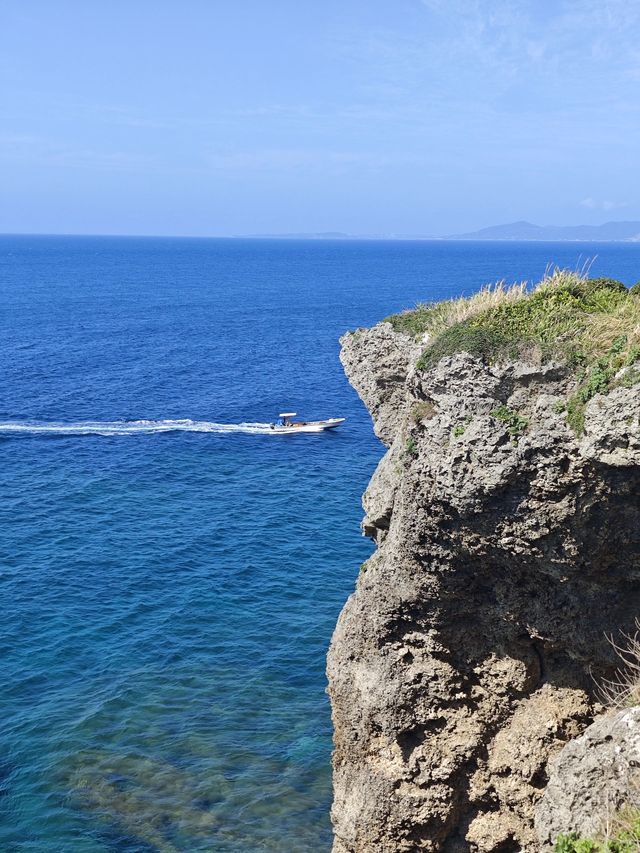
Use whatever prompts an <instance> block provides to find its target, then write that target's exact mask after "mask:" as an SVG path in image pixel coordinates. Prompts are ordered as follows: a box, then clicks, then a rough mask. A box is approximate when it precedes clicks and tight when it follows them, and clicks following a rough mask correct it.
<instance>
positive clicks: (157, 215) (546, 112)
mask: <svg viewBox="0 0 640 853" xmlns="http://www.w3.org/2000/svg"><path fill="white" fill-rule="evenodd" d="M639 93H640V4H635V3H629V2H628V0H624V2H623V0H571V2H563V0H317V2H313V0H269V2H267V0H181V2H177V0H92V2H87V0H56V2H55V3H53V2H51V0H0V170H1V187H2V203H1V205H0V232H44V233H93V234H97V233H104V234H176V235H183V234H184V235H189V234H191V235H229V234H247V233H264V232H268V233H275V232H292V231H295V232H297V231H329V230H331V231H333V230H336V231H346V232H350V233H362V234H371V233H385V234H387V233H398V234H434V235H439V234H447V233H456V232H459V231H464V230H470V229H475V228H479V227H482V226H485V225H489V224H494V223H500V222H508V221H512V220H515V219H529V220H532V221H534V222H537V223H540V224H576V223H600V222H604V221H607V220H610V219H640V194H639V191H640V178H639V173H638V168H637V165H636V163H637V159H638V152H639V151H640V144H639V143H640V94H639Z"/></svg>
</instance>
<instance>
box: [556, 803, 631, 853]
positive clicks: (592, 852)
mask: <svg viewBox="0 0 640 853" xmlns="http://www.w3.org/2000/svg"><path fill="white" fill-rule="evenodd" d="M638 850H640V810H638V809H635V808H628V809H624V810H623V811H621V812H619V813H618V814H616V815H615V816H614V818H613V820H612V822H611V826H610V827H609V829H608V831H607V833H606V834H604V835H603V836H602V837H601V838H581V837H580V836H579V835H578V834H577V833H575V832H571V833H569V834H568V835H559V836H558V838H557V840H556V843H555V846H554V853H637V851H638Z"/></svg>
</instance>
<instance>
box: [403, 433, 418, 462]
mask: <svg viewBox="0 0 640 853" xmlns="http://www.w3.org/2000/svg"><path fill="white" fill-rule="evenodd" d="M404 455H405V456H410V457H411V458H412V459H415V458H416V457H417V455H418V445H417V444H416V443H415V440H414V439H413V438H409V439H408V440H407V443H406V444H405V446H404Z"/></svg>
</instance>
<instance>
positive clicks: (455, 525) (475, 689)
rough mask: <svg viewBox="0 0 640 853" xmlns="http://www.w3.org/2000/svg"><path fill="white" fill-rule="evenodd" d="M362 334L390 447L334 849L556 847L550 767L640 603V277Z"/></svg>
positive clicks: (360, 584) (373, 495) (580, 721)
mask: <svg viewBox="0 0 640 853" xmlns="http://www.w3.org/2000/svg"><path fill="white" fill-rule="evenodd" d="M341 343H342V353H341V360H342V363H343V365H344V368H345V371H346V374H347V376H348V378H349V381H350V382H351V384H352V385H353V386H354V388H355V389H356V391H357V392H358V393H359V395H360V397H361V398H362V400H363V401H364V403H365V405H366V406H367V408H368V409H369V411H370V413H371V415H372V418H373V425H374V430H375V432H376V434H377V435H378V436H379V437H380V439H381V440H382V441H383V442H384V443H385V445H386V446H387V448H388V449H387V452H386V454H385V456H384V457H383V459H382V460H381V462H380V464H379V465H378V468H377V470H376V472H375V473H374V475H373V477H372V479H371V482H370V484H369V486H368V488H367V491H366V493H365V495H364V508H365V512H366V516H365V518H364V521H363V531H364V533H365V534H366V535H367V536H370V537H371V538H372V539H374V540H375V542H376V545H377V549H376V552H375V553H374V554H373V556H372V557H371V558H370V559H369V560H368V561H367V563H365V564H364V566H363V569H362V571H361V573H360V576H359V578H358V581H357V585H356V590H355V592H354V593H353V594H352V595H351V597H350V598H349V600H348V601H347V603H346V604H345V606H344V609H343V611H342V614H341V616H340V618H339V621H338V624H337V626H336V630H335V633H334V636H333V640H332V643H331V648H330V651H329V656H328V677H329V693H330V697H331V703H332V712H333V721H334V733H335V734H334V744H335V750H334V802H333V811H332V819H333V824H334V831H335V843H334V853H396V851H398V853H400V851H403V853H410V851H446V852H447V853H454V851H502V853H510V851H513V853H515V851H537V850H543V849H552V847H550V846H549V845H551V844H553V843H555V839H554V838H552V834H553V833H552V832H551V830H550V829H549V827H548V825H547V824H544V833H543V834H544V838H541V837H539V836H538V834H537V832H536V828H535V825H534V817H535V811H536V806H537V804H538V803H539V802H540V801H541V799H542V797H543V795H544V792H545V788H546V786H547V782H548V778H549V772H550V771H549V767H550V762H551V761H552V759H554V758H555V757H556V756H557V755H558V754H559V753H560V751H561V750H562V748H563V747H564V745H565V744H566V743H567V742H569V741H571V740H572V739H574V738H576V737H578V736H580V735H581V734H582V733H583V732H584V731H585V730H586V729H587V727H588V726H589V725H590V724H591V723H592V722H593V720H594V719H595V718H596V717H597V716H598V715H599V714H601V713H602V712H603V711H604V708H603V705H602V701H601V696H600V694H599V692H598V684H599V683H603V682H604V681H606V680H607V679H611V678H614V677H615V670H616V668H617V667H618V663H619V662H618V660H617V657H616V653H615V649H614V648H613V647H612V645H611V643H609V642H608V641H607V639H606V636H607V635H616V634H617V633H618V632H620V631H626V632H632V631H633V630H634V619H635V617H636V616H638V614H639V611H640V361H639V359H640V295H638V294H637V293H636V292H633V291H629V290H627V288H625V287H624V285H621V284H620V283H619V282H615V281H612V280H610V279H595V280H590V279H586V278H583V277H581V276H578V275H575V274H572V273H566V272H560V271H558V272H555V273H553V274H552V275H551V276H549V277H547V278H546V279H545V280H544V281H543V282H542V283H541V284H540V285H538V286H537V287H536V288H534V289H532V290H531V289H527V288H526V287H525V286H524V285H518V286H515V287H511V288H508V287H504V286H502V285H499V286H497V287H493V288H487V289H485V290H483V291H481V292H480V293H479V294H476V295H475V296H473V297H471V298H468V299H459V300H451V301H448V302H444V303H438V304H435V305H427V306H419V307H418V308H417V309H416V310H414V311H411V312H406V313H404V314H399V315H395V316H393V317H390V318H388V320H387V321H385V322H382V323H380V324H379V325H377V326H375V327H374V328H372V329H361V330H358V331H356V332H352V333H349V334H347V335H345V336H344V337H343V339H342V342H341ZM543 823H544V822H543ZM539 825H540V826H542V824H541V823H540V820H539ZM568 829H571V827H568ZM553 831H554V832H556V833H559V832H560V831H561V828H559V827H557V826H556V825H555V824H554V830H553Z"/></svg>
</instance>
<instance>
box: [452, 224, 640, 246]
mask: <svg viewBox="0 0 640 853" xmlns="http://www.w3.org/2000/svg"><path fill="white" fill-rule="evenodd" d="M445 239H447V240H549V241H560V240H562V241H564V240H586V241H589V242H590V241H593V242H610V241H625V242H632V243H634V242H638V241H640V222H605V223H604V225H534V224H533V223H532V222H524V221H522V222H510V223H509V224H508V225H490V226H489V227H488V228H481V229H480V230H479V231H471V232H469V233H467V234H454V235H451V236H450V237H447V238H445Z"/></svg>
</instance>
